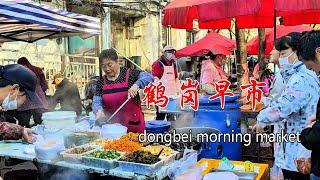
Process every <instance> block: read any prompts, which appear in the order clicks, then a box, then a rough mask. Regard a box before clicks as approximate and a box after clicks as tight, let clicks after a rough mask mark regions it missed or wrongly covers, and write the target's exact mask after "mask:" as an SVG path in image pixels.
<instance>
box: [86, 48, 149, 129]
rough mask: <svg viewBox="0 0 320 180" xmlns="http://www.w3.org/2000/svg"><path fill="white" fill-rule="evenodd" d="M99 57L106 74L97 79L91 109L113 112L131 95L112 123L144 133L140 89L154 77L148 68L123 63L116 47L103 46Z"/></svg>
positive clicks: (97, 114)
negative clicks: (129, 66) (114, 48)
mask: <svg viewBox="0 0 320 180" xmlns="http://www.w3.org/2000/svg"><path fill="white" fill-rule="evenodd" d="M99 61H100V65H101V67H102V70H103V71H104V73H105V75H104V76H103V78H102V79H101V80H99V81H98V82H97V87H96V93H95V95H94V96H93V105H92V109H93V111H94V113H95V114H96V118H97V119H98V118H101V117H104V116H105V115H107V116H110V115H111V114H113V113H114V112H115V111H116V110H117V109H118V108H119V107H120V106H121V105H122V104H123V103H124V102H125V101H126V100H127V99H128V98H130V99H129V101H128V103H127V104H125V106H124V107H123V108H122V109H121V110H120V111H119V112H118V113H117V114H116V115H115V116H114V117H113V118H112V119H111V120H110V123H120V124H122V125H123V126H126V127H127V128H128V132H138V133H142V132H143V131H144V130H145V121H144V115H143V112H142V108H141V100H140V97H139V93H138V91H139V90H140V89H144V87H145V86H147V85H148V84H149V83H150V82H153V77H152V76H151V74H149V73H147V72H143V71H139V70H136V69H130V68H126V67H120V64H119V63H118V54H117V52H116V51H115V50H113V49H107V50H103V51H102V52H101V54H100V56H99ZM107 119H108V118H107Z"/></svg>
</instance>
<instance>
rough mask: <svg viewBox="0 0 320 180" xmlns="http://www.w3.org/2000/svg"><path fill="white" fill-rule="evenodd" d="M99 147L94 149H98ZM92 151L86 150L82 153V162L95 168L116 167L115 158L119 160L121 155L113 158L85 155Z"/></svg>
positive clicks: (107, 168)
mask: <svg viewBox="0 0 320 180" xmlns="http://www.w3.org/2000/svg"><path fill="white" fill-rule="evenodd" d="M98 150H99V149H97V150H95V151H98ZM93 152H94V151H91V152H88V153H85V154H83V156H82V163H83V164H84V165H86V166H92V167H97V168H103V169H106V170H109V169H113V168H116V167H118V165H119V163H118V161H117V160H119V159H120V158H121V157H122V156H120V157H119V158H116V159H113V160H106V159H101V158H95V157H89V156H87V155H88V154H90V153H93Z"/></svg>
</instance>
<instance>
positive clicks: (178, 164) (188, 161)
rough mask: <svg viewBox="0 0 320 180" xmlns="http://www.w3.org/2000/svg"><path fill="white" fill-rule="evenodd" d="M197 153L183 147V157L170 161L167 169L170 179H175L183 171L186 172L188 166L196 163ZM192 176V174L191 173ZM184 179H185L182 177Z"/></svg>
mask: <svg viewBox="0 0 320 180" xmlns="http://www.w3.org/2000/svg"><path fill="white" fill-rule="evenodd" d="M197 158H198V153H197V151H195V150H191V149H185V150H184V154H183V158H181V159H180V160H177V161H175V162H174V163H172V164H171V165H170V167H169V169H168V171H167V174H168V177H169V178H170V179H177V178H178V177H179V176H181V175H182V174H183V173H185V172H187V170H188V169H189V168H191V167H192V166H195V165H196V164H197V161H198V160H197ZM191 176H192V177H194V174H192V175H191ZM184 180H186V179H184Z"/></svg>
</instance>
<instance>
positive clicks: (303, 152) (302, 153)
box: [295, 144, 311, 174]
mask: <svg viewBox="0 0 320 180" xmlns="http://www.w3.org/2000/svg"><path fill="white" fill-rule="evenodd" d="M295 164H296V167H297V169H298V171H299V172H300V173H302V174H310V172H311V151H310V150H308V149H306V148H305V147H303V146H302V144H299V148H298V154H297V158H296V160H295Z"/></svg>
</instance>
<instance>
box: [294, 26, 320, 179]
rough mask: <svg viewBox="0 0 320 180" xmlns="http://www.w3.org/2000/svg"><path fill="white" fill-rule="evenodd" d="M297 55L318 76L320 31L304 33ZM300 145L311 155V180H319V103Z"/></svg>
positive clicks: (302, 135) (319, 73)
mask: <svg viewBox="0 0 320 180" xmlns="http://www.w3.org/2000/svg"><path fill="white" fill-rule="evenodd" d="M301 44H302V45H303V46H301V48H300V52H299V55H300V57H301V59H302V61H303V63H304V64H305V65H306V66H307V68H308V69H311V70H313V71H315V72H316V73H317V75H318V77H319V75H320V31H311V32H307V33H305V34H304V35H303V36H302V38H301ZM301 143H302V144H303V145H304V146H305V147H306V148H307V149H309V150H312V154H311V175H310V179H311V180H320V101H319V102H318V106H317V114H316V116H314V117H312V118H310V120H309V121H308V128H306V129H304V130H303V131H302V132H301Z"/></svg>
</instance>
